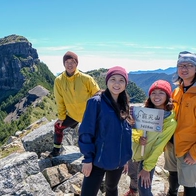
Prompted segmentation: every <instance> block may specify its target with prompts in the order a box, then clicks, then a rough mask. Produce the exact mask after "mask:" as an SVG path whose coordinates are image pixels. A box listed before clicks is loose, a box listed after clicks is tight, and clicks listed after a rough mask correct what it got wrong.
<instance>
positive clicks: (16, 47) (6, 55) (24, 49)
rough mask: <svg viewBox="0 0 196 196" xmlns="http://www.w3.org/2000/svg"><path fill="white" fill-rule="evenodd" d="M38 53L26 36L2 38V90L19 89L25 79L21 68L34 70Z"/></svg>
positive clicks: (0, 80) (0, 88) (0, 54)
mask: <svg viewBox="0 0 196 196" xmlns="http://www.w3.org/2000/svg"><path fill="white" fill-rule="evenodd" d="M38 62H39V59H38V54H37V51H36V49H34V48H32V44H31V43H30V42H29V41H28V40H27V39H26V38H24V37H22V36H18V35H10V36H7V37H4V38H2V39H0V90H19V89H20V88H21V87H22V86H23V83H24V81H25V78H24V76H23V74H22V73H21V69H22V68H24V67H28V68H30V70H31V71H34V64H36V63H38Z"/></svg>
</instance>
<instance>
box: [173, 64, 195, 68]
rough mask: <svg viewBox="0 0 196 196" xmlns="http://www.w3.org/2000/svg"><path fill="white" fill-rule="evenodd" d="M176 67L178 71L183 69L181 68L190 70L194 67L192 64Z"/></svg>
mask: <svg viewBox="0 0 196 196" xmlns="http://www.w3.org/2000/svg"><path fill="white" fill-rule="evenodd" d="M177 67H178V69H183V68H185V69H192V68H193V67H195V66H194V65H192V64H184V65H182V64H180V65H178V66H177Z"/></svg>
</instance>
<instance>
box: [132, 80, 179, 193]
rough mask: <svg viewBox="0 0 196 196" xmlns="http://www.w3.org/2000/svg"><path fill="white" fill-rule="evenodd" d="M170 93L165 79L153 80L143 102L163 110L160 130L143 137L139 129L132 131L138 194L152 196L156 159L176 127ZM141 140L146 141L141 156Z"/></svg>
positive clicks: (148, 106)
mask: <svg viewBox="0 0 196 196" xmlns="http://www.w3.org/2000/svg"><path fill="white" fill-rule="evenodd" d="M171 93H172V92H171V85H170V84H169V83H168V82H167V81H164V80H158V81H155V82H154V83H153V84H152V85H151V87H150V89H149V98H148V99H147V101H146V103H145V107H147V108H157V109H164V110H165V111H164V122H163V123H164V124H163V130H162V132H152V131H148V132H147V136H146V137H143V131H141V130H139V131H137V130H136V131H133V133H132V134H133V136H132V137H133V141H134V142H133V160H134V161H137V162H138V161H139V168H138V192H139V195H140V196H152V192H151V183H152V178H153V174H154V169H155V166H156V163H157V160H158V158H159V156H160V155H161V154H162V152H163V150H164V147H165V145H166V144H167V142H168V141H169V140H170V138H171V137H172V135H173V134H174V131H175V128H176V124H177V123H176V120H175V114H174V113H173V112H172V109H173V104H172V100H171ZM141 140H143V143H146V145H145V151H144V155H143V156H142V155H141V148H142V146H141V145H140V143H141ZM139 141H140V142H139Z"/></svg>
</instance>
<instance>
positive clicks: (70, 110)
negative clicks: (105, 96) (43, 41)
mask: <svg viewBox="0 0 196 196" xmlns="http://www.w3.org/2000/svg"><path fill="white" fill-rule="evenodd" d="M99 90H100V89H99V86H98V84H97V83H96V82H95V80H94V79H93V78H92V77H91V76H89V75H88V74H84V73H82V72H80V71H79V70H78V69H76V71H75V73H74V75H73V76H71V77H68V76H67V75H66V72H63V73H62V74H61V75H59V76H58V77H56V79H55V82H54V95H55V99H56V103H57V110H58V119H60V120H65V118H66V115H68V116H70V117H71V118H73V119H74V120H75V121H77V122H81V121H82V118H83V114H84V111H85V109H86V103H87V100H88V99H89V98H90V97H92V96H93V95H94V94H95V93H96V92H97V91H99Z"/></svg>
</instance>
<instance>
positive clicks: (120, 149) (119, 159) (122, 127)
mask: <svg viewBox="0 0 196 196" xmlns="http://www.w3.org/2000/svg"><path fill="white" fill-rule="evenodd" d="M120 125H121V138H120V157H119V166H120V163H121V156H122V155H121V150H122V135H123V125H122V122H121V123H120Z"/></svg>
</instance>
